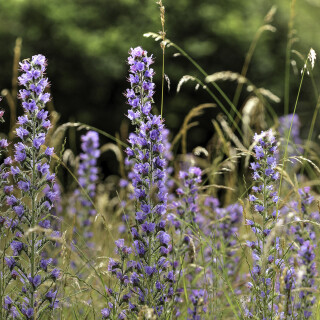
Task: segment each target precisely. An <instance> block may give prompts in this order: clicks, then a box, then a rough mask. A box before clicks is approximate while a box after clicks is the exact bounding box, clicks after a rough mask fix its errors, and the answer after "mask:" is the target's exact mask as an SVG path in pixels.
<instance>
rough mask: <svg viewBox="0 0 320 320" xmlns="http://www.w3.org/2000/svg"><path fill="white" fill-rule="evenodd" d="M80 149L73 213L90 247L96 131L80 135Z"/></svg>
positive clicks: (95, 182)
mask: <svg viewBox="0 0 320 320" xmlns="http://www.w3.org/2000/svg"><path fill="white" fill-rule="evenodd" d="M81 151H82V152H81V153H80V163H79V168H78V181H79V185H80V187H81V188H77V189H76V190H75V192H74V197H75V199H76V205H75V207H74V213H75V215H76V218H77V220H78V222H79V229H80V230H82V232H83V236H84V238H85V239H86V241H87V245H88V246H89V247H92V246H93V243H92V242H91V240H90V239H91V238H92V237H93V230H92V226H91V225H92V221H93V218H94V216H95V215H96V210H95V208H94V206H93V203H94V202H93V201H94V198H95V195H96V184H97V181H98V167H97V159H98V158H99V156H100V150H99V135H98V133H97V132H95V131H88V132H87V133H86V134H85V135H82V136H81ZM90 199H91V201H90Z"/></svg>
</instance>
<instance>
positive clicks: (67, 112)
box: [0, 0, 320, 146]
mask: <svg viewBox="0 0 320 320" xmlns="http://www.w3.org/2000/svg"><path fill="white" fill-rule="evenodd" d="M290 3H291V1H289V0H278V1H276V0H273V1H272V0H256V1H252V0H241V1H239V0H223V1H222V0H220V1H212V0H199V1H192V0H174V1H169V0H167V1H165V0H164V5H165V7H166V25H165V29H166V33H167V37H168V38H169V39H170V40H172V41H173V42H176V43H177V44H178V45H179V46H180V47H182V48H183V49H184V50H186V51H187V52H188V53H189V54H190V55H191V56H192V57H193V58H194V59H195V60H196V61H197V62H198V63H199V64H200V65H201V66H202V67H203V68H204V69H205V70H206V72H207V73H208V74H211V73H214V72H218V71H224V70H231V71H235V72H239V73H240V72H241V68H242V66H243V63H244V59H245V55H246V53H247V51H248V48H249V46H250V43H251V41H252V39H253V38H254V35H255V33H256V31H257V30H258V28H259V27H260V26H261V25H262V24H263V19H264V17H265V15H266V14H267V12H268V11H269V10H270V8H271V7H272V6H273V5H276V6H277V12H276V13H275V16H274V19H273V21H272V25H273V26H274V27H275V28H276V31H275V32H264V33H263V34H262V35H261V38H260V39H259V41H258V44H257V47H256V50H255V52H254V55H253V58H252V61H251V64H250V66H249V70H248V74H247V77H248V78H249V79H250V80H251V81H252V82H253V83H254V84H255V85H256V86H257V87H264V88H267V89H269V90H271V91H272V92H273V93H274V94H276V95H278V96H279V97H280V98H281V102H280V103H278V104H274V105H273V107H274V109H275V110H276V112H277V113H278V114H282V113H283V102H282V101H283V91H284V70H285V54H286V45H287V33H288V22H289V16H290ZM159 15H160V14H159V7H158V5H157V4H156V1H153V0H50V1H48V0H1V1H0V48H1V50H0V66H1V75H0V89H1V90H2V89H4V88H10V87H11V77H12V58H13V48H14V45H15V41H16V38H17V37H21V38H22V40H23V44H22V58H27V57H30V56H32V55H34V54H37V53H42V54H44V55H45V56H46V57H47V58H48V60H49V68H48V76H49V79H50V81H51V84H52V86H51V91H52V94H53V102H54V106H55V108H56V110H57V111H58V112H59V113H60V114H61V116H62V118H61V120H60V122H66V121H70V120H73V121H80V122H85V123H88V124H90V125H93V126H95V127H98V128H101V129H103V130H105V131H107V132H108V133H110V134H112V135H114V134H115V132H116V131H118V130H119V127H120V124H121V122H122V121H123V119H124V114H125V113H126V109H127V106H126V104H125V98H124V97H123V95H122V93H123V92H124V90H125V88H126V87H127V83H126V81H125V79H126V77H127V69H128V66H127V64H126V58H127V53H128V50H129V48H130V47H135V46H138V45H141V46H143V47H144V48H145V49H147V50H148V51H149V52H152V53H154V56H155V58H156V59H155V61H156V62H155V65H154V68H155V71H156V73H157V75H156V77H155V82H156V85H157V89H158V90H157V94H156V98H155V100H156V103H157V105H158V106H160V88H161V66H162V65H161V63H162V56H161V54H162V51H161V49H160V46H159V43H158V42H155V41H154V40H153V39H151V38H144V37H143V34H144V33H146V32H149V31H153V32H158V31H160V29H161V24H160V17H159ZM319 16H320V1H319V0H300V1H297V2H296V5H295V18H294V30H295V34H294V37H296V38H297V40H298V41H296V42H295V43H294V44H293V49H295V50H298V51H300V52H301V53H302V54H304V55H307V53H308V51H309V49H310V47H313V48H314V49H315V50H316V52H320V50H319V49H320V43H319V41H318V39H319V35H318V34H317V31H318V30H319V26H320V22H319V21H320V20H319ZM174 53H176V50H174V49H173V48H172V47H171V48H167V49H166V55H165V73H166V74H167V75H168V77H169V78H170V83H171V89H170V91H169V92H168V91H167V90H166V94H165V105H164V116H165V118H166V123H167V126H168V127H169V128H170V129H171V130H172V131H173V132H177V130H178V129H179V126H180V125H181V123H182V121H183V118H184V116H185V115H186V114H187V112H188V111H189V110H190V109H191V108H193V107H195V106H196V105H198V104H200V103H205V102H212V99H211V98H210V96H209V95H208V94H207V93H206V92H205V91H204V90H201V89H199V90H198V91H195V84H194V83H188V84H186V85H185V86H183V88H182V90H181V92H180V93H178V94H177V93H176V87H177V84H178V82H179V79H180V78H181V77H182V76H183V75H185V74H191V75H199V72H197V70H196V69H195V68H194V67H193V66H192V65H191V64H190V62H189V61H187V60H186V59H185V58H184V57H181V56H180V57H179V56H178V57H174ZM291 57H292V59H294V60H296V67H297V68H296V69H297V70H298V69H299V70H300V69H301V67H302V66H303V63H302V62H301V61H300V60H299V58H298V56H296V55H294V54H292V55H291ZM293 66H294V64H293ZM294 67H295V66H294ZM316 69H318V66H317V64H316ZM317 74H318V73H317V70H316V71H315V75H317ZM299 80H300V71H299V72H296V73H295V72H294V69H291V86H290V109H292V108H293V103H294V99H295V96H296V92H297V87H298V85H299ZM219 84H220V83H219ZM221 87H222V88H223V89H224V90H225V92H226V93H227V94H228V96H229V97H230V98H231V99H232V98H233V95H234V92H235V88H236V84H235V83H232V82H226V83H221ZM247 95H248V94H247V93H246V92H245V90H243V93H242V95H241V98H240V103H239V105H241V103H243V102H244V100H245V98H246V96H247ZM315 104H316V99H315V97H314V94H313V92H312V86H311V82H310V80H309V79H306V80H305V83H304V87H303V93H302V97H301V102H300V105H299V107H298V113H299V114H300V116H301V117H302V120H303V122H304V119H305V125H306V126H308V125H309V123H308V121H310V117H311V116H310V114H311V113H312V112H313V110H314V107H315ZM2 107H4V103H2ZM218 112H220V110H219V109H218V108H216V109H212V110H211V111H207V115H206V116H204V117H202V118H201V119H200V124H201V125H200V126H198V127H197V128H193V129H192V134H190V144H191V146H196V145H198V144H203V143H204V142H205V141H206V139H208V138H209V137H210V135H211V134H212V131H213V127H212V124H211V121H210V119H211V118H212V117H215V116H216V115H217V113H218ZM208 114H209V116H208Z"/></svg>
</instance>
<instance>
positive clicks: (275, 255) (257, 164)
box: [246, 130, 283, 319]
mask: <svg viewBox="0 0 320 320" xmlns="http://www.w3.org/2000/svg"><path fill="white" fill-rule="evenodd" d="M254 142H255V146H254V152H255V154H254V156H255V159H256V161H254V162H252V163H251V169H252V170H253V180H254V181H255V182H256V185H255V186H253V187H252V191H253V192H252V193H251V194H250V195H249V201H250V202H251V204H252V207H253V208H254V211H255V214H254V215H253V217H254V219H253V220H250V219H247V220H246V224H247V225H248V226H249V227H250V228H251V230H252V232H253V233H254V235H255V237H256V240H255V241H247V245H248V247H249V248H251V250H252V256H253V267H252V268H251V270H250V273H251V279H252V281H251V282H249V283H248V287H249V288H250V289H251V302H252V309H250V310H247V316H248V317H251V318H252V317H253V315H255V316H256V317H258V318H259V319H270V318H272V315H274V312H275V310H274V309H273V308H272V306H273V307H274V308H275V303H274V301H273V297H272V295H271V294H270V293H271V292H272V290H273V285H274V281H275V278H276V267H278V268H281V267H282V264H283V260H282V258H281V247H280V240H279V238H277V237H275V236H274V235H272V230H273V229H274V227H275V224H276V222H277V219H278V213H277V210H276V204H277V203H278V201H279V197H278V195H277V192H276V191H275V186H274V182H275V181H276V180H278V179H279V172H278V171H277V170H276V167H277V160H276V153H277V145H276V139H275V137H274V135H273V133H272V131H271V130H269V131H266V132H262V133H261V134H259V135H258V134H255V136H254ZM270 237H271V238H270ZM267 242H269V243H270V244H269V245H268V243H267Z"/></svg>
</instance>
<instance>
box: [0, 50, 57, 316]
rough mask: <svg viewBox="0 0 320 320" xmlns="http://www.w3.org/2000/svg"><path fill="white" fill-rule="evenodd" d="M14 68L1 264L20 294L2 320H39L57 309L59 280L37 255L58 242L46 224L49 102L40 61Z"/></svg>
mask: <svg viewBox="0 0 320 320" xmlns="http://www.w3.org/2000/svg"><path fill="white" fill-rule="evenodd" d="M20 66H21V70H22V71H23V73H22V75H21V76H20V77H19V78H18V79H19V83H20V85H22V86H24V89H22V90H20V91H19V98H20V99H21V100H22V107H23V109H24V115H23V116H20V117H19V118H18V124H19V126H18V128H17V129H16V134H17V136H18V138H19V139H20V141H19V142H17V143H16V144H15V145H14V149H15V153H14V160H13V159H8V160H7V163H8V164H10V166H11V169H10V170H11V175H12V178H13V181H14V185H13V186H12V187H11V188H10V190H7V193H8V194H7V196H6V203H7V205H8V206H9V211H11V212H12V216H13V217H12V219H11V222H10V228H11V230H12V233H13V239H12V241H11V243H10V248H11V252H12V254H11V256H7V257H6V258H5V261H6V265H7V267H8V269H9V270H10V272H11V279H10V280H11V282H12V281H14V280H15V279H19V280H20V282H21V283H22V288H21V292H19V290H17V289H16V290H14V291H10V293H8V295H7V296H6V297H5V299H4V309H5V310H6V311H7V316H8V317H9V315H10V316H11V317H20V318H22V319H44V318H47V317H50V314H52V313H53V310H54V309H55V308H56V307H57V306H58V301H57V289H56V285H55V283H56V280H57V279H58V278H59V276H60V271H59V270H58V269H56V268H53V267H52V258H48V259H44V258H42V255H41V253H42V252H43V251H44V250H45V248H46V247H47V246H49V245H50V243H52V242H53V241H54V240H55V239H56V237H57V236H59V234H58V233H57V232H52V230H51V221H50V220H51V219H50V216H51V209H52V207H53V202H54V201H55V198H56V193H55V192H53V190H52V188H53V184H54V181H55V175H54V174H52V173H51V172H50V159H51V156H52V154H53V148H49V147H46V146H45V138H46V134H47V131H48V129H49V128H50V120H49V119H48V111H46V110H45V104H46V102H48V101H49V99H50V94H49V93H45V89H46V87H47V86H48V85H49V82H48V79H47V78H46V77H45V70H46V58H45V57H44V56H43V55H36V56H33V57H32V59H31V61H29V60H25V61H23V62H22V63H20ZM14 188H15V190H14ZM45 188H46V191H45V192H44V189H45ZM8 214H9V212H8Z"/></svg>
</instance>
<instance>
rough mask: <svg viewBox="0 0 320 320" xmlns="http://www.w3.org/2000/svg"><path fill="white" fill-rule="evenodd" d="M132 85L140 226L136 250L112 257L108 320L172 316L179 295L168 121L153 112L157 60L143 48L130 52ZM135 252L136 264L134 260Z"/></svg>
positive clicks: (131, 157)
mask: <svg viewBox="0 0 320 320" xmlns="http://www.w3.org/2000/svg"><path fill="white" fill-rule="evenodd" d="M128 63H129V66H130V75H129V82H130V84H131V88H130V89H127V91H126V94H125V95H126V97H127V99H128V103H129V105H130V107H131V108H130V109H129V111H128V118H129V119H130V120H131V122H132V124H133V125H134V126H135V132H134V133H132V134H130V137H129V143H130V147H128V148H127V149H126V153H127V156H128V161H130V162H131V165H132V168H133V169H132V176H131V181H132V185H133V188H134V193H133V194H134V197H135V203H136V210H135V211H136V212H135V223H134V226H133V227H132V228H131V236H132V239H133V243H132V246H130V247H127V246H125V245H124V240H123V239H119V240H117V241H116V248H117V249H116V252H117V254H118V255H119V258H120V260H119V261H116V260H113V259H110V261H109V267H108V269H109V271H110V272H111V273H112V274H114V275H115V276H116V277H117V279H118V286H117V288H116V290H114V291H113V290H111V289H107V292H108V293H109V294H110V296H111V297H112V299H111V300H112V301H110V302H109V305H108V307H107V308H104V309H103V310H102V315H103V317H104V318H111V319H118V318H119V319H124V318H125V317H128V318H133V317H134V314H135V313H138V312H143V310H142V307H143V306H146V307H147V308H150V309H152V310H153V312H154V313H155V314H156V315H157V318H158V319H166V318H167V316H168V312H170V310H169V306H170V305H171V304H169V301H170V300H171V299H172V297H173V293H174V290H173V283H174V282H175V275H174V273H173V271H172V270H171V264H170V262H169V261H168V260H167V258H166V256H167V255H168V253H169V252H170V250H171V237H170V235H169V234H168V233H167V232H166V231H165V228H166V224H165V221H164V219H163V217H164V214H165V213H166V210H167V193H166V190H167V189H166V186H165V181H166V170H165V167H166V160H165V159H164V151H165V150H164V148H165V146H164V144H163V131H164V124H163V119H162V118H161V117H160V116H156V115H153V114H152V113H151V108H152V103H153V98H152V97H153V94H154V87H155V86H154V83H153V82H152V77H153V74H154V72H153V70H152V69H151V68H150V65H151V64H152V63H153V60H152V56H148V54H147V51H145V50H143V49H142V48H141V47H137V48H135V49H131V50H130V57H129V58H128ZM132 254H134V257H135V260H129V257H130V256H131V255H132Z"/></svg>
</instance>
